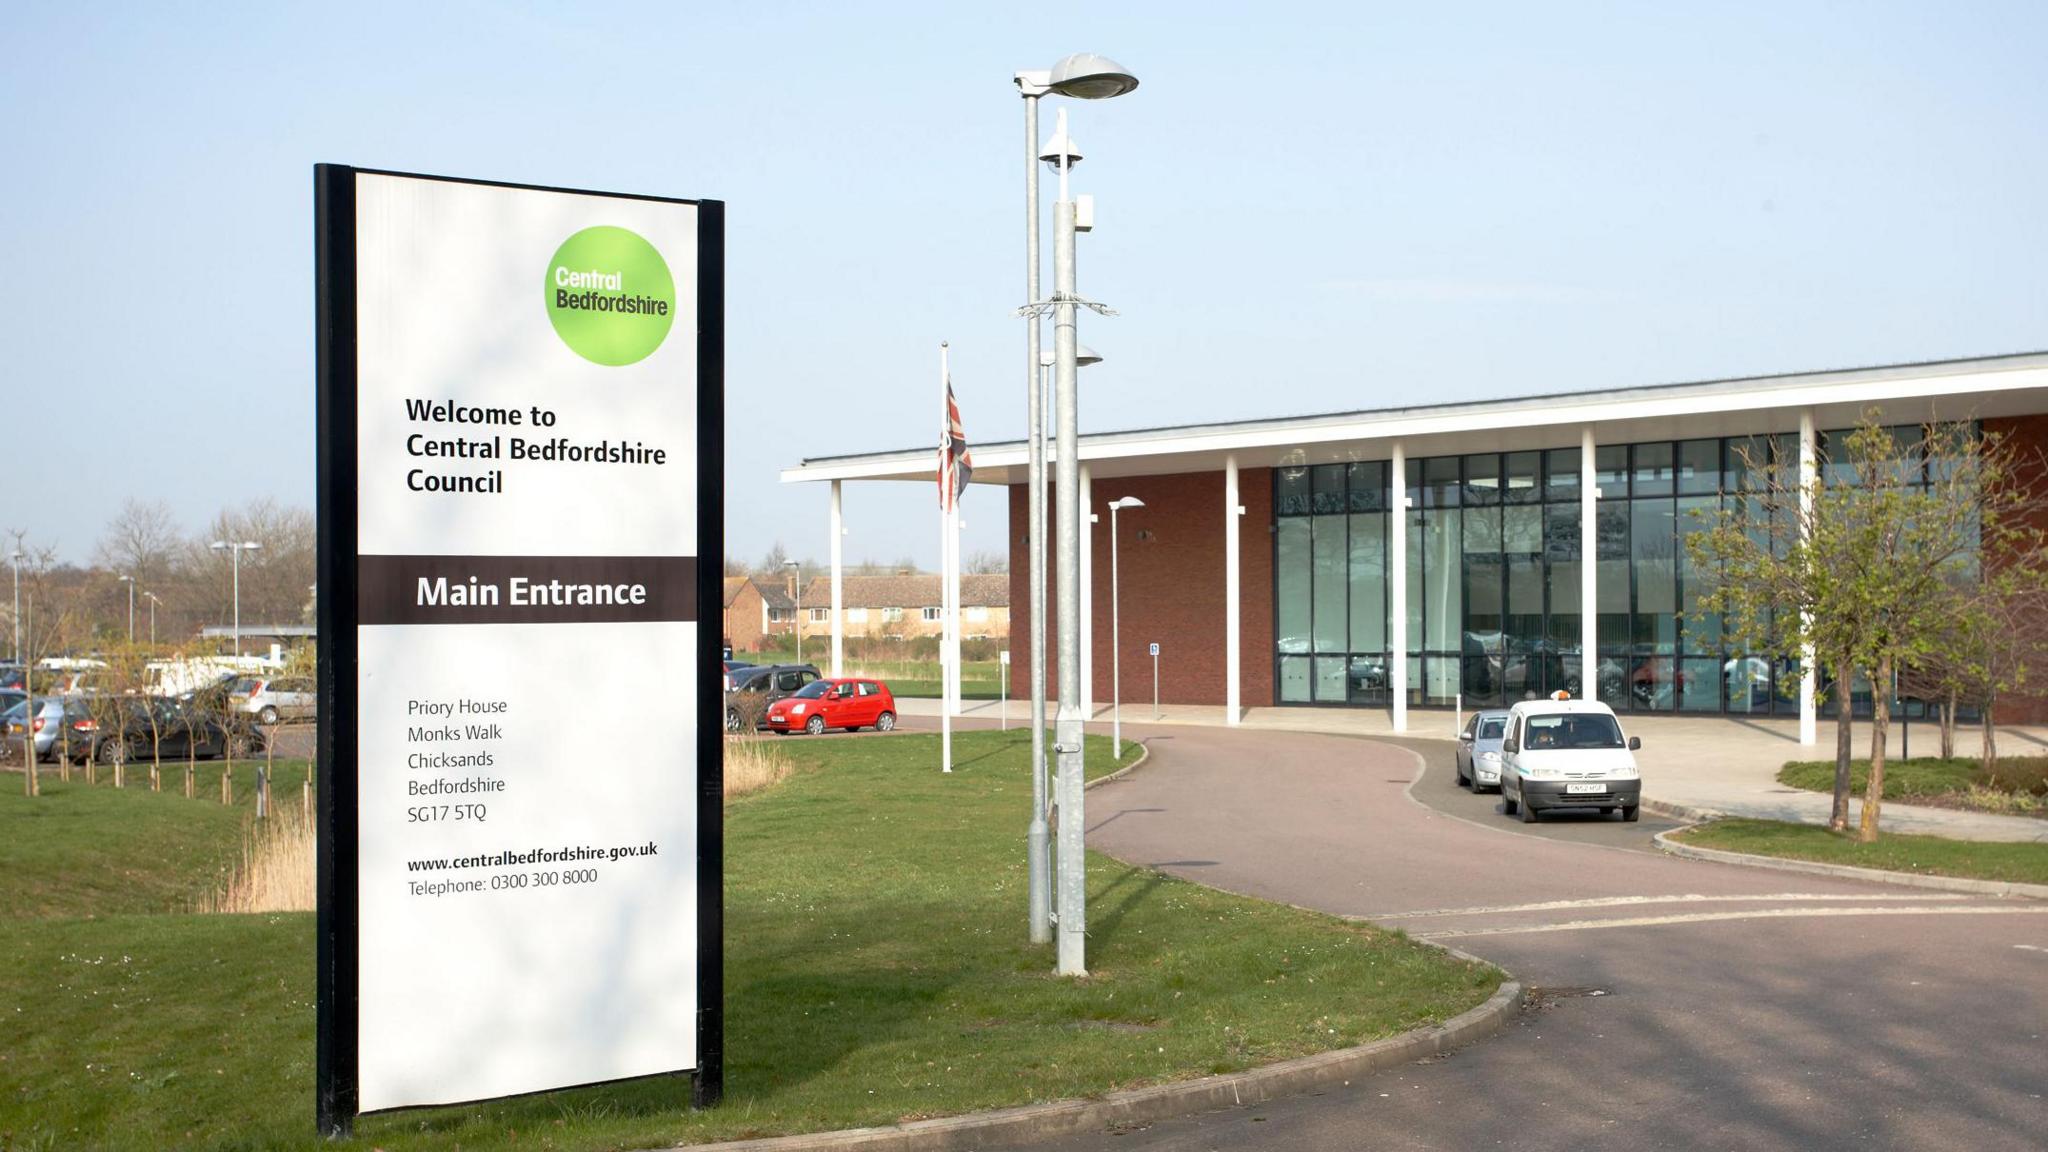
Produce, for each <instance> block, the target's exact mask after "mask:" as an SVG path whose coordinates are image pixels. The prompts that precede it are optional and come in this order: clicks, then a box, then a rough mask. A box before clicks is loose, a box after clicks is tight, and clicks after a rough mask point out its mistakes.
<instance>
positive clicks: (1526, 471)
mask: <svg viewBox="0 0 2048 1152" xmlns="http://www.w3.org/2000/svg"><path fill="white" fill-rule="evenodd" d="M1542 473H1543V453H1541V452H1510V453H1508V454H1507V468H1506V474H1505V476H1504V477H1503V478H1502V481H1501V498H1502V499H1503V500H1506V501H1507V502H1508V503H1510V504H1534V503H1536V502H1537V501H1539V500H1541V499H1542V498H1543V488H1542V482H1543V475H1542Z"/></svg>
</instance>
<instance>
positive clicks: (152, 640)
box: [142, 592, 163, 648]
mask: <svg viewBox="0 0 2048 1152" xmlns="http://www.w3.org/2000/svg"><path fill="white" fill-rule="evenodd" d="M142 598H143V599H144V600H147V601H149V646H150V647H151V648H154V647H156V606H157V605H158V604H161V603H163V601H161V600H158V599H157V598H156V593H154V592H144V593H143V594H142Z"/></svg>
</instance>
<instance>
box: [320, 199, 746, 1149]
mask: <svg viewBox="0 0 2048 1152" xmlns="http://www.w3.org/2000/svg"><path fill="white" fill-rule="evenodd" d="M328 171H332V170H323V172H328ZM340 171H341V172H342V173H344V174H345V175H346V177H347V178H349V179H351V180H352V201H353V208H352V213H351V214H350V216H349V219H348V220H347V221H333V220H330V221H328V223H327V225H326V226H327V227H330V228H331V227H336V226H338V225H340V224H344V223H346V224H352V226H353V255H354V275H353V300H352V310H353V321H354V323H353V327H354V341H355V342H354V349H353V360H354V365H353V366H354V372H353V377H354V397H353V400H354V402H353V409H352V411H329V410H328V407H327V403H328V401H329V399H330V398H331V396H330V393H331V392H332V391H333V390H332V389H329V388H328V387H327V385H326V383H325V378H326V377H327V376H328V375H329V374H330V373H329V367H330V365H329V358H328V356H327V350H326V349H325V347H323V423H325V422H326V421H327V420H328V419H330V418H331V419H332V421H333V422H334V423H335V424H337V425H341V424H350V425H352V432H353V435H352V437H350V438H351V439H352V440H353V443H354V452H353V459H352V460H347V461H332V462H328V461H324V462H323V486H325V485H326V484H327V483H328V482H329V481H330V479H333V477H330V473H336V472H337V470H340V471H348V472H352V475H351V476H350V477H349V482H350V483H351V484H352V488H353V503H354V514H353V525H352V528H353V535H354V540H353V544H352V545H349V546H348V547H346V548H343V547H342V545H343V544H345V543H346V542H345V541H344V540H343V539H342V537H343V536H345V535H347V534H348V532H347V530H346V529H342V530H341V531H339V532H337V533H336V534H335V535H334V539H333V541H332V543H333V544H334V545H335V547H336V548H337V549H339V550H341V551H344V552H347V553H348V554H349V555H348V556H347V557H346V560H342V561H339V562H343V563H345V562H346V561H353V573H352V580H350V575H351V574H350V573H340V574H338V575H337V576H335V577H325V576H324V577H323V588H322V591H323V594H324V593H327V592H328V587H327V585H328V584H329V583H330V581H331V580H333V579H339V580H343V581H348V582H349V583H351V584H352V591H353V596H352V597H350V599H351V600H352V603H351V604H347V605H343V606H341V607H340V608H338V609H337V610H336V614H335V616H334V620H335V621H336V622H337V623H338V624H339V623H341V622H343V621H344V620H345V619H346V618H347V617H348V616H350V615H352V616H353V624H354V627H353V629H352V630H351V629H345V628H342V629H338V630H340V631H344V632H352V635H353V641H354V643H353V647H354V651H353V658H354V659H353V670H352V675H351V670H350V669H348V668H341V669H338V670H337V672H336V675H337V677H339V678H342V679H344V680H348V681H350V682H349V683H345V684H343V685H342V688H341V690H340V691H339V692H338V693H337V696H338V699H337V701H336V702H337V703H338V704H339V705H340V708H339V710H340V711H342V712H344V713H347V715H344V716H342V717H338V718H337V721H338V722H339V723H338V727H337V732H338V733H339V734H340V735H341V738H340V739H337V740H336V741H335V742H334V744H333V746H334V747H335V748H336V750H337V759H340V758H341V754H342V751H343V749H345V748H346V747H348V746H352V748H353V752H354V756H353V759H352V761H348V760H344V761H343V762H341V763H337V764H334V765H332V766H331V767H330V769H329V771H330V772H332V773H335V774H342V773H351V772H352V773H354V778H353V788H352V789H350V788H347V787H346V786H345V784H344V785H343V786H340V787H338V788H337V790H336V791H337V801H336V803H337V804H338V805H340V806H342V807H348V806H349V805H351V804H352V808H353V811H352V817H353V821H352V822H353V828H352V832H353V836H352V839H353V844H352V849H353V851H352V853H351V851H350V848H351V845H349V844H347V843H341V844H338V845H336V847H335V849H334V851H333V852H331V853H329V854H328V856H329V860H330V862H335V861H341V862H345V861H346V859H347V858H348V857H349V856H351V855H352V856H353V861H354V886H355V893H354V895H355V901H354V903H355V910H354V924H353V928H354V934H355V951H354V969H353V971H354V977H355V985H356V987H355V1020H354V1027H353V1033H354V1043H353V1045H352V1046H351V1045H350V1044H349V1043H348V1038H347V1037H346V1036H335V1037H330V1036H329V1035H328V1032H329V1028H328V1023H329V1016H330V1013H329V1012H328V1011H327V1010H326V1008H325V1007H323V1017H322V1021H323V1029H322V1032H323V1034H322V1044H323V1056H324V1057H327V1058H328V1062H329V1063H334V1064H340V1065H343V1066H341V1067H337V1068H334V1069H332V1071H333V1072H334V1073H335V1074H336V1075H338V1076H339V1077H342V1078H344V1079H345V1078H346V1077H347V1076H348V1074H349V1073H350V1071H351V1069H349V1068H347V1067H346V1066H345V1065H346V1063H347V1061H348V1058H349V1051H348V1050H349V1048H350V1047H352V1048H353V1053H352V1056H353V1063H354V1068H353V1069H352V1071H353V1073H354V1076H355V1083H354V1093H355V1099H354V1101H353V1105H354V1107H353V1111H362V1112H370V1111H378V1110H383V1109H390V1108H401V1107H408V1106H414V1105H425V1104H441V1103H450V1102H457V1101H466V1100H479V1099H486V1098H492V1097H499V1096H508V1095H514V1094H519V1093H526V1092H534V1091H540V1090H545V1089H551V1088H558V1087H564V1086H568V1085H576V1084H588V1083H595V1082H600V1081H607V1080H618V1079H624V1078H628V1077H636V1076H646V1075H653V1074H660V1073H672V1072H677V1071H682V1070H689V1069H695V1068H698V1066H699V1062H700V1056H701V1055H702V1054H701V1053H700V1051H699V1026H700V1019H699V1011H698V1010H699V1008H700V1003H699V997H700V989H699V977H700V972H699V964H700V955H701V952H702V950H703V949H704V948H705V947H706V946H707V942H706V941H703V940H701V939H700V926H701V925H700V909H699V907H698V902H699V899H700V891H701V889H702V888H703V886H704V884H705V883H706V881H707V880H708V881H710V882H711V883H712V884H713V885H714V887H713V889H712V891H713V892H714V894H715V890H716V889H715V882H716V879H717V877H716V871H717V869H716V865H715V863H713V864H712V865H711V867H710V869H709V872H710V875H709V876H706V875H704V874H702V873H701V872H700V859H699V857H700V848H702V847H703V845H700V843H699V839H700V835H701V834H702V827H701V823H700V821H701V819H702V816H703V813H702V812H701V811H700V799H701V796H700V792H701V789H700V787H699V785H700V773H699V759H700V747H701V746H702V745H701V742H700V735H702V729H701V728H700V725H701V723H702V721H701V717H702V715H703V712H704V709H703V708H701V707H700V706H699V698H700V696H703V695H705V694H706V693H713V692H716V691H717V687H718V686H717V684H716V683H715V678H710V679H709V680H707V673H705V672H704V669H705V667H706V664H705V661H704V656H703V653H702V652H700V649H701V648H702V647H703V644H704V637H703V635H702V633H703V631H704V630H703V629H702V628H700V625H699V623H698V616H699V612H700V610H701V601H702V598H701V596H700V584H701V583H702V581H701V580H700V576H699V557H700V556H703V555H707V554H714V553H716V552H717V551H718V550H719V547H720V545H719V542H718V540H716V539H710V540H708V541H707V540H706V538H705V537H704V535H703V528H704V525H703V524H702V523H700V516H701V515H705V513H703V511H702V509H703V508H704V507H705V506H706V503H707V500H708V501H709V505H710V507H711V508H713V509H715V508H716V506H717V492H716V491H715V489H716V481H715V479H714V480H712V481H711V482H710V484H709V487H710V488H711V489H713V490H712V491H710V492H706V491H705V490H704V489H705V487H706V484H705V483H704V479H703V476H704V474H705V473H706V472H709V473H711V474H713V475H715V469H716V462H715V461H713V462H712V465H711V467H710V468H708V469H706V468H700V465H701V464H703V463H704V462H703V461H702V459H701V458H700V457H701V454H700V433H701V432H702V431H703V429H702V428H701V427H700V420H701V417H702V409H703V403H702V402H703V401H704V400H705V399H706V397H702V396H700V388H703V387H708V388H710V389H711V390H712V392H713V393H714V395H713V396H712V397H710V399H711V400H712V401H713V403H712V406H711V408H710V409H709V410H710V411H712V412H714V413H715V412H716V411H717V407H716V402H715V401H716V398H715V392H716V390H717V388H718V382H717V381H716V380H715V379H713V380H711V381H708V382H705V381H701V380H700V375H701V374H702V373H701V362H700V361H701V358H700V351H702V350H700V347H699V339H700V319H701V315H702V313H701V312H700V305H701V304H702V303H704V302H703V301H702V300H700V298H699V293H700V291H702V290H703V285H702V284H701V283H700V280H701V279H702V278H701V277H700V263H701V262H702V261H701V260H700V257H701V256H702V255H703V254H702V253H700V251H699V247H700V241H701V238H702V236H703V235H704V230H703V229H704V223H705V222H704V220H703V219H702V218H701V217H700V213H701V212H703V211H704V210H706V209H707V208H712V209H716V208H717V207H718V206H716V205H703V204H697V203H690V202H680V201H662V200H649V199H637V198H626V197H614V196H605V195H598V194H590V193H576V192H566V191H554V190H544V189H533V188H520V187H506V186H499V185H484V184H473V183H465V182H458V181H449V180H439V179H432V178H424V177H413V176H404V175H393V174H382V173H369V172H360V171H350V170H340ZM326 178H329V177H327V176H324V175H323V179H326ZM330 207H333V205H331V204H330ZM330 215H331V213H330ZM720 218H721V219H722V217H720ZM323 275H325V273H324V272H323ZM715 287H716V286H715V285H714V290H715ZM344 288H345V286H344ZM330 289H331V290H334V291H342V290H344V289H340V288H334V286H332V285H328V286H327V288H326V289H324V290H330ZM325 304H326V300H325V297H323V308H324V307H325ZM324 314H325V313H324V312H323V315H324ZM713 314H717V313H715V312H714V313H713ZM713 339H715V336H714V337H713ZM338 387H339V385H337V388H338ZM335 431H337V432H338V431H339V428H337V429H336V430H335ZM328 437H329V431H328V429H326V428H325V427H323V452H325V451H327V450H328V449H330V448H331V447H333V446H332V445H330V444H328V442H327V441H328ZM330 464H332V465H333V467H330V466H329V465H330ZM336 482H338V480H337V481H336ZM326 497H327V493H325V492H324V491H323V510H322V512H323V532H324V531H325V526H324V521H325V519H326V517H327V516H328V514H329V512H330V509H329V508H328V507H327V506H326V504H325V500H326ZM336 500H337V501H339V502H345V501H346V497H342V496H337V497H336ZM332 511H334V512H335V513H336V515H337V516H339V515H340V512H341V510H340V509H339V508H337V509H333V510H332ZM709 515H710V516H711V517H712V518H713V519H714V520H715V517H716V513H715V511H713V512H712V513H710V514H709ZM350 591H351V588H350V587H347V586H341V587H335V588H334V589H333V592H334V594H336V595H340V596H348V595H349V593H350ZM350 608H352V609H353V612H352V613H350V612H349V609H350ZM324 614H325V613H324V612H323V615H324ZM341 647H344V648H345V647H346V645H345V644H344V645H342V646H341ZM325 655H326V653H325V652H323V656H325ZM323 683H325V678H323ZM350 697H352V700H351V699H349V698H350ZM711 699H712V708H713V709H714V710H715V709H716V707H717V704H716V698H715V697H712V698H711ZM326 711H327V709H325V708H323V723H325V722H326V720H327V717H326V715H325V713H326ZM622 729H630V730H632V731H633V732H635V733H636V735H635V736H634V737H633V738H632V739H630V740H622V739H620V738H619V733H620V731H621V730H622ZM323 737H324V734H323ZM322 743H323V747H326V746H328V741H327V740H326V739H324V738H323V741H322ZM712 747H713V748H714V750H715V748H716V745H715V744H714V745H712ZM327 774H328V773H323V777H324V776H326V775H327ZM344 802H345V803H344ZM713 803H715V801H713ZM350 816H351V813H349V812H347V811H342V812H327V811H323V834H332V835H333V836H334V837H336V838H337V839H339V840H342V841H346V840H348V839H350V837H349V835H348V833H349V832H350V831H351V829H350V828H349V827H348V825H349V823H350ZM714 819H715V815H714ZM328 895H329V892H328V891H327V885H326V884H324V883H323V916H322V922H323V927H324V926H325V925H327V924H328V923H329V921H330V920H331V919H334V917H332V916H330V915H329V912H328V910H327V909H325V907H324V903H325V898H326V897H327V896H328ZM713 902H714V903H715V895H714V897H713ZM712 923H714V924H715V923H716V914H715V911H714V912H713V915H712ZM326 935H327V933H326V932H325V931H323V938H324V937H325V936H326ZM719 946H720V944H719V941H717V940H715V939H714V940H711V941H709V942H708V948H709V950H710V951H712V952H713V953H715V952H716V950H717V949H718V948H719ZM339 963H340V964H341V966H342V967H343V968H345V967H346V960H345V959H344V960H343V961H340V962H339ZM714 965H715V961H714ZM329 991H330V989H329V982H328V980H327V978H326V971H325V969H324V968H323V980H322V994H323V997H324V996H326V995H328V993H329ZM334 991H336V992H339V993H345V992H346V989H343V988H339V987H337V988H336V989H334ZM323 1003H324V1002H323ZM322 1081H323V1083H322V1096H323V1099H322V1112H323V1121H322V1123H323V1126H324V1125H326V1124H327V1123H328V1120H329V1113H330V1111H331V1109H330V1106H329V1103H328V1100H327V1095H328V1092H329V1084H328V1082H327V1077H326V1076H324V1075H323V1077H322ZM344 1110H347V1109H344Z"/></svg>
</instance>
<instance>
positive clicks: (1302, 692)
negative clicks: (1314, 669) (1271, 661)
mask: <svg viewBox="0 0 2048 1152" xmlns="http://www.w3.org/2000/svg"><path fill="white" fill-rule="evenodd" d="M1309 699H1310V696H1309V658H1308V657H1306V656H1282V657H1281V658H1280V702H1281V703H1282V704H1306V703H1308V702H1309Z"/></svg>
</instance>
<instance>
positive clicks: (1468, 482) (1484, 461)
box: [1465, 452, 1500, 504]
mask: <svg viewBox="0 0 2048 1152" xmlns="http://www.w3.org/2000/svg"><path fill="white" fill-rule="evenodd" d="M1465 502H1466V503H1467V504H1498V503H1500V457H1499V456H1498V455H1496V454H1495V453H1492V452H1488V453H1486V454H1485V455H1483V456H1467V457H1465Z"/></svg>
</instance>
